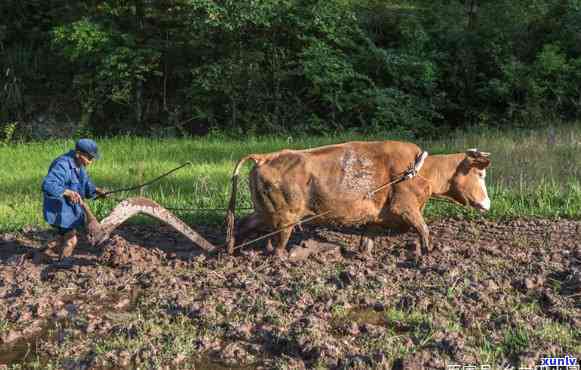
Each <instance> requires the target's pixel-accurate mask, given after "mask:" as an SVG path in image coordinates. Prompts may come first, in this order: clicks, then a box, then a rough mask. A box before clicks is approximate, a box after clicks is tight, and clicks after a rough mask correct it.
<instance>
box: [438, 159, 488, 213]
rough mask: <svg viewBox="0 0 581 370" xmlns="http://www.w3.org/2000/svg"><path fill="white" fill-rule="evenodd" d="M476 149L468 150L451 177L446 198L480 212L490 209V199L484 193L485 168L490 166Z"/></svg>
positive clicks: (486, 193) (485, 192)
mask: <svg viewBox="0 0 581 370" xmlns="http://www.w3.org/2000/svg"><path fill="white" fill-rule="evenodd" d="M489 155H490V153H484V152H481V151H479V150H478V149H468V150H467V151H466V157H465V158H464V159H463V160H462V161H461V162H460V164H459V165H458V168H457V169H456V172H455V173H454V176H453V177H452V181H451V186H450V190H449V192H448V194H447V195H448V196H449V197H450V198H452V199H453V200H455V201H457V202H459V203H461V204H464V205H466V206H472V207H474V208H477V209H479V210H481V211H488V210H489V209H490V198H488V192H487V191H486V183H485V181H484V179H485V178H486V168H487V167H488V166H489V165H490V159H488V156H489Z"/></svg>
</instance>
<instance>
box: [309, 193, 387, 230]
mask: <svg viewBox="0 0 581 370" xmlns="http://www.w3.org/2000/svg"><path fill="white" fill-rule="evenodd" d="M313 206H314V207H311V209H310V214H312V215H319V214H323V213H325V215H324V216H322V217H320V218H317V219H316V220H314V221H315V222H316V223H319V224H334V225H344V226H356V225H363V224H369V223H377V222H379V214H380V209H379V207H378V206H377V204H376V203H375V202H374V201H373V200H369V199H364V198H362V197H358V198H357V199H352V200H350V199H345V197H333V198H331V199H325V200H324V201H321V202H316V203H315V204H313Z"/></svg>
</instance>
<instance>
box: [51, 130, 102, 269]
mask: <svg viewBox="0 0 581 370" xmlns="http://www.w3.org/2000/svg"><path fill="white" fill-rule="evenodd" d="M99 157H100V155H99V149H98V147H97V144H96V143H95V142H94V141H93V140H91V139H80V140H79V141H77V143H76V144H75V149H74V150H71V151H69V152H68V153H65V154H63V155H61V156H60V157H58V158H57V159H55V160H54V161H53V162H52V164H51V165H50V167H49V169H48V174H47V175H46V177H45V178H44V180H43V182H42V192H43V195H44V207H43V214H44V219H45V220H46V222H48V223H49V224H50V225H51V226H52V227H54V228H55V229H56V230H57V232H58V234H59V236H58V238H57V240H56V247H57V251H58V252H59V254H60V255H59V259H60V261H61V262H63V259H65V258H66V257H70V256H71V255H72V254H73V251H74V250H75V247H76V246H77V229H79V228H81V227H83V226H84V221H85V213H84V212H83V209H82V207H81V204H80V202H81V201H82V199H83V198H85V199H87V198H89V199H94V198H96V197H99V196H104V195H105V194H104V192H103V190H102V189H99V188H96V187H95V185H94V184H93V182H92V181H91V178H90V177H89V175H88V174H87V172H86V170H85V167H87V166H89V165H90V164H91V163H92V162H93V160H96V159H99ZM69 264H70V260H69Z"/></svg>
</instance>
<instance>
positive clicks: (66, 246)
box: [60, 229, 78, 259]
mask: <svg viewBox="0 0 581 370" xmlns="http://www.w3.org/2000/svg"><path fill="white" fill-rule="evenodd" d="M77 243H78V238H77V230H75V229H71V230H68V231H67V232H65V233H64V234H63V235H62V238H61V245H60V247H61V248H60V259H63V258H65V257H70V256H71V255H72V254H73V252H74V250H75V248H76V246H77Z"/></svg>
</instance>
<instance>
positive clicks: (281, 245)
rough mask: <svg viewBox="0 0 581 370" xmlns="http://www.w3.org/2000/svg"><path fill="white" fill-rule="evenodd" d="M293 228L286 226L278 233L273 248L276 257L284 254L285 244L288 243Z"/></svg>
mask: <svg viewBox="0 0 581 370" xmlns="http://www.w3.org/2000/svg"><path fill="white" fill-rule="evenodd" d="M293 229H294V227H286V228H284V229H283V230H282V231H281V232H280V233H279V234H278V236H277V238H276V246H275V250H274V254H275V255H276V256H277V257H283V256H284V255H286V245H287V243H288V240H289V239H290V236H291V234H292V232H293Z"/></svg>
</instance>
